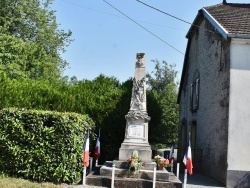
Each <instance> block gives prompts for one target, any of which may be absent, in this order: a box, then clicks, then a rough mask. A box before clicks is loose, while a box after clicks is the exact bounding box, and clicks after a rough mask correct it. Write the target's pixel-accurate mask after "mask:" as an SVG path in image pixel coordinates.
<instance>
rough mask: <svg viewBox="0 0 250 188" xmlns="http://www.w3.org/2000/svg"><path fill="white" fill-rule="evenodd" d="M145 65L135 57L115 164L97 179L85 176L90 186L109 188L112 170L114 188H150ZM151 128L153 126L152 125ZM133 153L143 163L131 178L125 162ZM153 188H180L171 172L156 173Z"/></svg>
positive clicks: (108, 164)
mask: <svg viewBox="0 0 250 188" xmlns="http://www.w3.org/2000/svg"><path fill="white" fill-rule="evenodd" d="M146 102H147V100H146V64H145V54H144V53H137V54H136V63H135V75H134V78H133V88H132V95H131V102H130V109H129V112H128V114H127V115H125V118H126V129H125V137H124V141H123V143H122V144H121V147H120V149H119V157H118V160H113V161H106V162H105V163H104V164H103V165H102V166H101V168H100V171H99V173H98V175H97V174H96V173H95V172H92V173H90V174H89V175H88V176H87V179H86V182H87V184H89V185H97V186H104V187H106V186H107V187H110V182H111V176H112V168H114V167H115V187H141V188H147V187H152V185H153V182H152V180H153V170H154V167H155V166H156V163H155V162H153V161H152V150H151V146H150V144H149V142H148V122H149V121H150V116H148V113H147V104H146ZM151 126H153V125H151ZM133 151H137V152H138V154H139V157H140V159H142V161H143V162H144V163H145V165H144V168H141V169H140V170H139V173H138V174H136V175H134V176H133V175H132V176H131V174H130V173H129V170H128V167H127V160H128V159H129V158H130V157H131V155H132V153H133ZM155 185H156V187H163V188H164V187H167V188H179V187H180V188H181V186H182V183H181V182H180V180H179V179H178V178H176V176H175V175H174V174H173V173H172V172H168V171H167V170H164V171H158V170H157V172H156V184H155Z"/></svg>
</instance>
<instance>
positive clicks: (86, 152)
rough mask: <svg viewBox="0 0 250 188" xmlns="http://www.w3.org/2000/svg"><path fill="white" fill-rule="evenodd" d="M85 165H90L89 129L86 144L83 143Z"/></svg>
mask: <svg viewBox="0 0 250 188" xmlns="http://www.w3.org/2000/svg"><path fill="white" fill-rule="evenodd" d="M82 162H83V165H84V166H87V167H88V166H89V130H88V133H87V135H86V137H85V141H84V145H83V160H82Z"/></svg>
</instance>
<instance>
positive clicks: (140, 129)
mask: <svg viewBox="0 0 250 188" xmlns="http://www.w3.org/2000/svg"><path fill="white" fill-rule="evenodd" d="M128 136H129V137H133V138H143V137H144V125H131V124H130V125H129V126H128Z"/></svg>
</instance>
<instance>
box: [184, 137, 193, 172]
mask: <svg viewBox="0 0 250 188" xmlns="http://www.w3.org/2000/svg"><path fill="white" fill-rule="evenodd" d="M183 163H184V164H185V165H186V168H187V171H188V173H189V174H190V175H192V174H193V163H192V153H191V142H190V139H189V141H188V148H187V152H186V154H185V155H184V158H183Z"/></svg>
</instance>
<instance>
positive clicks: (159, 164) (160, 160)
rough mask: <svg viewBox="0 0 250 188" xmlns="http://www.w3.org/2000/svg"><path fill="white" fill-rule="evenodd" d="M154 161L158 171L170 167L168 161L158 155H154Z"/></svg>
mask: <svg viewBox="0 0 250 188" xmlns="http://www.w3.org/2000/svg"><path fill="white" fill-rule="evenodd" d="M154 161H155V163H156V165H157V168H158V169H163V168H164V167H169V166H170V164H169V160H168V159H165V158H164V157H162V156H160V155H156V156H155V157H154Z"/></svg>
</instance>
